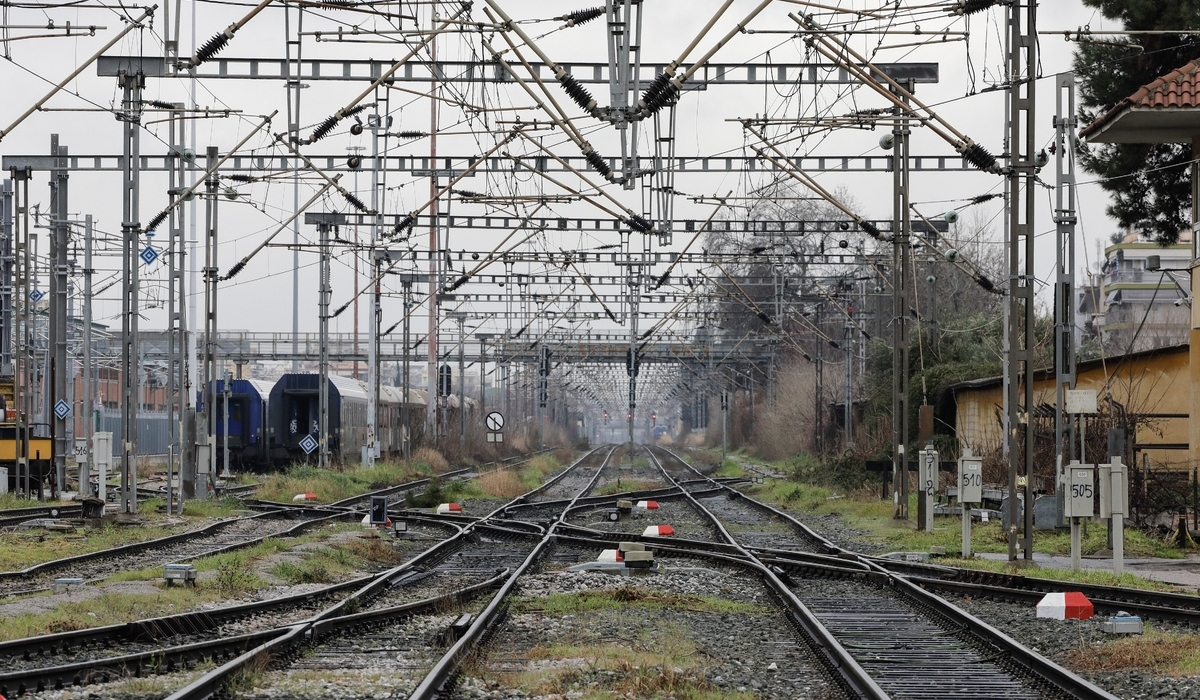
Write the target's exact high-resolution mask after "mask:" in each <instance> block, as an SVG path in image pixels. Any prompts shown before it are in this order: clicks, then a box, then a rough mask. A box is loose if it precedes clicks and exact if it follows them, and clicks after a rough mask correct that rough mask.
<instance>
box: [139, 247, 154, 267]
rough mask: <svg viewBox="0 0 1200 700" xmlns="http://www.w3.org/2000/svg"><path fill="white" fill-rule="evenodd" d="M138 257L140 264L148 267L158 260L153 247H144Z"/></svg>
mask: <svg viewBox="0 0 1200 700" xmlns="http://www.w3.org/2000/svg"><path fill="white" fill-rule="evenodd" d="M138 257H139V258H141V259H142V262H144V263H146V264H147V265H150V264H153V263H154V261H155V260H158V251H157V250H155V249H154V246H146V247H145V248H143V249H142V252H141V253H140V254H139V255H138Z"/></svg>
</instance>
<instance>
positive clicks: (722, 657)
mask: <svg viewBox="0 0 1200 700" xmlns="http://www.w3.org/2000/svg"><path fill="white" fill-rule="evenodd" d="M597 553H598V552H590V551H581V552H580V558H584V559H590V558H594V557H595V555H596V554H597ZM558 554H565V552H559V553H558ZM660 562H661V563H662V565H663V569H662V570H661V571H659V572H657V573H652V574H647V575H641V576H631V577H622V576H612V575H607V574H602V573H597V572H569V571H555V572H543V573H539V574H533V575H530V576H527V577H525V578H523V579H522V581H521V583H520V585H519V587H518V590H517V595H518V596H520V597H521V605H519V606H517V609H516V610H515V611H514V612H512V613H510V615H509V616H508V618H507V619H506V620H505V621H504V623H503V625H502V626H501V627H500V629H499V631H498V632H497V633H496V634H495V636H494V637H493V638H492V640H491V641H490V642H489V644H488V647H487V652H486V658H485V660H484V661H483V662H482V663H481V664H479V665H478V666H477V667H475V668H472V669H469V670H468V672H467V673H466V674H465V677H464V679H463V681H462V682H461V683H460V685H459V686H458V689H457V691H456V694H455V697H458V698H514V697H546V698H549V697H578V696H580V695H582V694H584V693H585V692H594V693H606V692H613V693H615V694H617V696H621V695H620V694H621V693H623V694H624V695H623V696H624V697H646V696H649V695H652V694H653V693H654V692H658V693H660V695H661V696H662V697H673V692H675V691H678V690H680V689H689V688H690V689H697V690H703V691H706V692H709V693H713V694H717V695H720V696H723V697H745V698H750V697H755V698H776V697H778V698H813V699H816V698H838V697H842V696H841V693H840V690H839V689H838V688H836V687H835V686H832V685H830V684H829V683H828V681H827V680H826V679H825V677H824V675H823V673H822V672H821V671H818V670H816V668H815V665H814V662H813V660H812V659H811V658H810V657H809V655H808V651H807V649H806V648H805V647H804V646H803V645H802V643H801V642H800V641H799V640H798V639H797V638H796V636H795V635H794V633H793V632H792V630H791V628H790V627H789V626H788V625H787V624H786V622H785V620H784V618H783V615H782V613H781V612H780V611H779V610H778V608H776V607H775V604H774V603H773V602H772V600H771V599H770V597H769V595H768V593H767V590H766V588H765V586H763V585H762V584H761V583H759V582H758V580H757V579H756V578H755V577H754V576H753V575H751V574H748V573H746V572H745V571H742V570H736V569H729V568H724V567H720V568H718V567H714V566H713V565H712V564H711V563H706V562H703V561H698V560H691V559H684V558H670V557H660ZM628 589H633V590H634V591H636V592H637V593H627V592H624V591H626V590H628ZM591 591H616V592H617V593H618V595H620V594H622V593H623V594H624V595H625V596H629V597H637V596H638V595H647V596H650V598H649V599H650V600H668V601H674V603H671V602H667V603H663V604H661V605H658V604H653V605H646V604H640V605H632V606H630V607H629V609H628V610H625V609H622V608H621V607H605V608H602V609H597V610H588V611H587V612H583V613H580V614H554V613H549V612H545V611H542V610H539V609H538V608H537V601H538V600H539V599H545V598H547V597H548V596H552V595H556V594H579V593H585V592H591ZM664 597H666V598H664ZM711 598H716V599H720V600H722V601H730V602H733V603H739V604H741V606H740V607H739V611H738V612H717V611H715V610H712V609H709V608H708V607H707V606H706V605H705V603H704V601H706V600H708V599H711ZM576 655H577V656H576Z"/></svg>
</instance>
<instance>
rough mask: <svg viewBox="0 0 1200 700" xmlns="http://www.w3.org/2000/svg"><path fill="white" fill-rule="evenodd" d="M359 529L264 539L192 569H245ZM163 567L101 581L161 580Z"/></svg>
mask: <svg viewBox="0 0 1200 700" xmlns="http://www.w3.org/2000/svg"><path fill="white" fill-rule="evenodd" d="M360 530H362V526H361V525H359V524H357V523H328V524H326V525H324V526H323V527H320V528H318V529H316V530H311V531H309V532H305V533H303V534H301V535H298V536H296V537H289V538H286V539H284V538H277V537H268V538H267V539H265V540H263V541H262V542H258V543H255V544H253V545H251V546H249V547H244V548H242V549H237V550H234V551H232V552H223V553H221V554H213V555H211V556H207V557H200V558H199V559H196V560H194V561H192V562H191V563H192V566H194V567H196V570H197V571H217V570H219V569H220V568H221V567H222V566H227V565H239V566H244V567H245V566H249V565H250V564H253V563H254V562H256V561H259V560H260V559H265V558H266V557H269V556H272V555H274V554H280V553H282V552H287V551H290V550H292V549H294V548H296V547H298V546H300V545H302V544H310V543H313V542H321V541H324V540H327V539H329V538H330V537H332V536H334V535H336V534H339V533H342V532H350V531H360ZM162 574H163V567H161V566H151V567H148V568H145V569H137V570H134V571H121V572H119V573H116V574H113V575H112V576H109V577H108V578H107V579H105V581H108V582H115V581H156V580H158V579H161V578H162Z"/></svg>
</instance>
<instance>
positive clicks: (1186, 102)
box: [1079, 59, 1200, 137]
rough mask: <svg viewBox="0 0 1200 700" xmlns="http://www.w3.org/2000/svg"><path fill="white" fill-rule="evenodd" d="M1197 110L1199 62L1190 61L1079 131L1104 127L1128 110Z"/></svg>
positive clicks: (1199, 80)
mask: <svg viewBox="0 0 1200 700" xmlns="http://www.w3.org/2000/svg"><path fill="white" fill-rule="evenodd" d="M1196 107H1200V59H1196V60H1194V61H1191V62H1190V63H1188V64H1187V65H1185V66H1183V67H1182V68H1177V69H1175V70H1173V71H1171V72H1170V73H1167V74H1166V75H1164V76H1162V77H1161V78H1158V79H1157V80H1155V81H1154V82H1152V83H1149V84H1148V85H1143V86H1142V87H1140V88H1138V91H1137V92H1135V93H1133V94H1132V95H1130V96H1129V97H1126V98H1125V99H1123V100H1121V101H1120V102H1118V103H1117V104H1116V105H1115V106H1114V107H1113V108H1112V109H1110V110H1108V111H1107V112H1105V113H1104V115H1103V116H1101V117H1100V118H1099V119H1097V120H1096V121H1094V122H1092V123H1091V124H1089V125H1088V126H1087V127H1086V128H1085V129H1084V130H1083V131H1080V132H1079V135H1080V136H1081V137H1085V136H1087V135H1089V134H1091V133H1093V132H1095V131H1096V130H1098V129H1099V128H1100V127H1102V126H1104V125H1105V124H1107V123H1108V122H1109V121H1110V120H1112V119H1113V118H1114V117H1115V116H1117V115H1118V114H1120V113H1121V112H1123V111H1125V110H1126V109H1130V108H1137V109H1175V108H1180V109H1189V108H1196Z"/></svg>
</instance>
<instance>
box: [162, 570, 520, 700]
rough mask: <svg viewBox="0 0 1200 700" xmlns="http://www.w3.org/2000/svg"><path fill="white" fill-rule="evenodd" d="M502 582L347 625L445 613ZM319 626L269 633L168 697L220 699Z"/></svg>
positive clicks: (328, 625) (388, 610)
mask: <svg viewBox="0 0 1200 700" xmlns="http://www.w3.org/2000/svg"><path fill="white" fill-rule="evenodd" d="M498 578H500V576H497V577H494V578H492V579H489V580H487V581H483V582H482V583H477V584H474V585H471V586H466V587H464V588H461V589H457V590H454V591H451V592H449V593H444V594H442V595H440V596H434V597H432V598H425V599H423V600H419V601H415V602H412V603H405V604H404V605H398V606H394V607H390V608H384V609H383V610H372V611H368V612H367V613H363V614H362V615H361V616H359V617H354V618H353V619H351V620H349V621H348V622H347V623H345V626H347V627H349V626H351V625H352V624H362V623H363V622H364V621H368V620H370V619H371V615H372V614H374V615H378V616H379V617H380V618H383V619H393V620H394V619H398V618H403V617H409V616H412V615H419V614H422V613H427V612H435V611H438V610H441V609H443V608H444V607H445V606H446V605H447V604H450V603H454V602H457V601H461V600H464V599H467V598H469V597H470V596H471V595H472V594H473V593H476V592H478V591H482V590H486V589H487V588H489V587H491V586H494V585H495V581H496V580H497V579H498ZM348 617H349V616H348ZM337 622H338V620H336V619H335V620H327V621H325V626H324V627H323V629H324V630H325V631H331V630H332V629H334V625H335V623H337ZM319 624H320V623H313V622H305V623H300V624H296V625H292V626H290V627H284V628H277V629H275V630H269V632H274V633H275V636H273V637H272V638H270V639H268V640H266V641H265V642H264V643H262V644H259V645H258V646H256V647H254V648H252V649H248V650H246V651H244V652H243V653H241V654H240V655H239V656H238V657H237V658H235V659H233V660H232V661H229V662H228V663H226V664H225V665H223V666H221V667H220V668H218V669H216V670H215V671H212V672H209V673H206V674H204V675H203V676H201V677H200V678H199V679H197V680H195V681H193V682H192V683H191V684H189V685H188V686H187V687H186V688H183V689H182V690H179V691H176V692H175V693H172V694H171V695H170V696H168V698H177V697H198V698H210V697H214V696H217V695H220V694H221V693H222V692H223V691H224V689H225V685H226V683H228V681H229V676H230V674H232V673H234V672H235V671H238V670H241V669H243V668H246V667H247V666H248V665H250V664H253V663H255V662H256V661H257V660H258V659H262V658H283V657H286V656H288V655H289V654H291V653H292V652H293V650H294V649H295V648H296V647H298V646H299V645H300V644H303V643H305V642H307V641H309V640H310V639H311V635H312V633H313V630H314V629H315V628H316V627H318V625H319Z"/></svg>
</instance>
